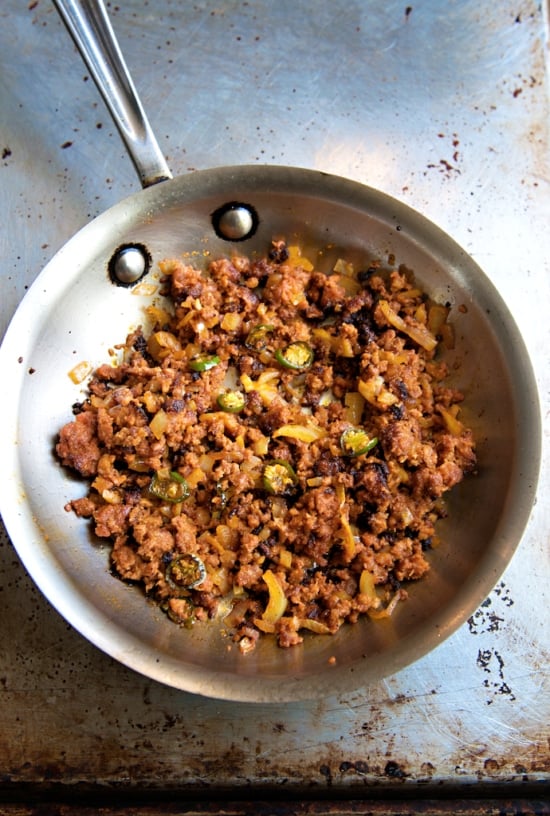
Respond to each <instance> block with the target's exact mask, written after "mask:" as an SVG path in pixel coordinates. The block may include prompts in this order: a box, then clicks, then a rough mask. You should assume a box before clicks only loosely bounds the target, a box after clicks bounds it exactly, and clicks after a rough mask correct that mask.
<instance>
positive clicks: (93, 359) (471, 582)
mask: <svg viewBox="0 0 550 816" xmlns="http://www.w3.org/2000/svg"><path fill="white" fill-rule="evenodd" d="M234 199H236V200H239V201H242V202H244V203H246V204H248V205H250V206H252V207H253V208H254V210H255V212H257V214H258V218H259V223H258V228H257V230H256V232H255V234H254V235H253V236H252V237H251V238H249V239H248V240H246V241H243V242H239V243H238V244H230V243H228V242H226V241H224V240H222V239H221V238H219V237H217V236H216V234H215V232H214V230H213V229H212V223H211V214H212V213H213V212H214V211H216V210H217V209H218V208H219V207H220V206H222V205H224V204H225V203H227V202H229V201H231V200H234ZM274 238H285V239H286V240H287V241H288V242H290V243H292V242H296V243H299V244H300V245H301V246H302V247H303V248H304V250H305V254H308V255H309V257H311V259H312V260H316V261H318V262H319V264H320V265H321V266H323V265H330V263H331V262H332V260H333V259H335V258H336V257H338V256H339V255H342V256H344V257H346V258H348V259H351V260H353V261H355V263H357V264H358V265H364V264H365V263H368V262H369V261H371V260H373V259H379V260H381V261H382V262H383V263H384V264H389V265H391V263H392V262H395V263H396V264H405V265H406V266H407V267H409V268H411V269H413V270H414V272H415V274H416V277H417V279H418V281H419V283H420V284H421V285H422V287H423V288H424V289H425V290H426V291H427V292H428V293H429V294H431V295H432V296H433V297H435V299H437V300H439V301H441V302H449V303H450V304H451V305H452V312H451V316H452V320H453V322H454V326H455V331H456V338H457V341H456V348H455V350H454V351H453V352H449V354H450V355H451V356H450V363H451V365H452V367H453V370H454V379H453V382H454V384H456V385H457V387H459V388H461V389H463V390H464V391H465V394H466V404H467V409H465V410H467V414H466V419H467V421H468V422H469V423H470V424H471V425H472V427H473V429H474V432H475V434H476V438H477V442H478V456H479V463H480V466H479V473H478V474H477V475H476V476H475V477H471V478H468V479H467V480H466V481H465V482H464V483H463V484H462V485H460V486H459V487H458V488H457V489H455V490H454V491H453V492H452V494H451V498H450V500H449V516H448V518H447V519H446V520H445V521H444V522H442V523H441V528H440V529H441V535H442V538H443V541H444V544H443V546H441V547H440V548H438V549H437V550H434V551H433V553H432V557H431V563H432V570H431V572H430V574H429V576H428V577H427V578H426V579H423V580H422V581H421V582H419V583H417V584H415V585H413V586H412V587H411V588H410V593H409V595H410V597H409V600H408V601H407V602H406V603H404V604H401V605H400V606H399V607H398V609H397V611H396V612H395V614H394V616H393V617H392V618H391V619H389V620H388V621H386V622H378V623H373V622H369V621H363V622H360V623H359V624H357V625H355V626H349V627H345V628H344V629H343V630H341V631H340V632H339V633H338V634H337V635H336V636H334V637H310V638H306V641H305V643H304V645H303V646H300V647H296V648H293V649H290V650H283V649H279V648H277V647H276V646H275V645H274V644H273V642H272V641H271V639H270V638H269V637H267V638H265V639H264V641H263V642H262V643H261V644H260V645H259V647H258V648H257V649H256V650H255V651H254V652H253V653H251V654H248V655H242V654H240V652H239V650H238V648H237V647H236V646H235V645H234V644H232V643H231V641H230V640H229V638H227V636H225V635H224V633H223V631H221V629H222V626H221V624H220V623H219V622H216V621H214V622H212V623H211V624H207V625H200V626H195V627H194V628H192V629H190V630H187V629H180V628H178V627H177V626H175V625H174V624H173V623H171V622H170V621H168V620H167V618H166V617H165V616H164V615H163V613H161V612H160V611H159V610H158V609H157V608H156V607H155V606H154V605H152V604H150V603H148V602H147V601H146V600H145V599H144V597H143V595H142V593H141V591H140V590H139V589H137V588H132V587H129V586H126V585H124V584H122V583H121V582H120V581H118V580H117V579H115V578H114V577H113V576H112V575H111V574H110V572H109V549H108V547H107V546H105V545H104V544H100V543H98V541H97V540H95V539H93V537H92V536H91V533H90V528H89V525H88V523H86V522H84V521H79V520H78V519H76V518H75V517H74V516H73V515H72V514H70V513H67V512H65V511H64V509H63V508H64V505H65V503H66V502H67V501H68V500H69V499H71V498H74V497H75V496H78V495H83V494H84V492H85V486H84V485H83V484H82V483H80V482H79V481H78V480H76V479H73V478H71V477H70V475H68V474H67V472H65V471H63V470H62V469H61V468H60V467H59V466H58V464H57V463H56V461H55V459H54V457H53V445H54V443H55V439H56V435H57V433H58V431H59V429H60V428H61V426H62V425H63V424H64V423H65V422H67V421H68V420H69V419H70V418H71V405H72V404H73V403H75V402H76V401H78V400H80V399H82V398H83V396H84V387H85V383H84V384H83V385H80V386H77V385H75V384H74V383H73V382H72V381H71V379H70V377H69V376H68V373H69V371H71V370H72V369H73V368H74V366H75V365H76V364H77V363H80V362H82V361H86V362H88V363H89V364H90V365H92V366H96V365H98V364H100V363H103V362H108V361H109V360H110V359H112V357H113V355H112V353H111V351H112V350H113V349H114V347H115V345H116V344H117V343H119V342H122V341H123V340H124V338H125V336H126V334H127V332H128V330H129V329H131V328H133V327H135V326H137V325H139V324H140V323H141V322H143V307H144V306H145V305H148V304H149V303H150V302H151V298H153V299H154V298H158V296H159V295H158V277H157V276H156V273H155V271H154V270H155V268H156V264H157V263H158V261H159V260H161V259H163V258H166V257H181V256H185V257H187V258H188V259H189V260H190V261H191V262H193V263H196V264H198V265H200V264H204V263H206V262H207V261H208V260H209V259H211V258H214V257H216V256H219V255H222V254H231V253H232V252H242V253H246V254H253V253H260V254H264V253H265V251H266V250H267V248H268V247H269V245H270V242H271V240H272V239H274ZM132 242H137V243H139V244H144V245H145V246H146V247H147V250H148V252H149V253H150V254H151V257H152V260H153V271H152V272H151V273H150V275H149V276H148V277H147V278H146V279H145V283H147V284H151V288H156V291H155V292H154V293H153V294H152V293H151V291H147V290H146V291H145V292H144V288H143V286H141V287H138V288H137V290H136V289H133V288H131V287H129V288H123V287H117V286H115V285H113V284H112V282H111V281H110V280H109V276H108V273H107V267H108V263H109V260H110V258H111V256H112V254H113V252H114V251H115V250H116V249H117V247H119V246H120V245H121V244H125V243H132ZM393 259H395V261H393ZM140 291H141V294H139V292H140ZM0 364H1V366H2V370H3V371H4V373H5V375H6V378H5V381H8V382H10V383H13V387H10V392H9V394H8V395H7V396H6V403H7V407H6V409H5V412H6V413H5V425H4V434H3V439H2V441H1V443H0V444H1V450H2V455H3V461H4V463H5V471H6V472H7V473H8V474H9V476H8V478H7V479H6V484H5V487H4V490H3V495H2V498H1V505H2V507H1V509H2V515H3V518H4V522H5V524H6V527H7V529H8V532H9V534H10V536H11V538H12V540H13V542H14V544H15V546H16V548H17V550H18V552H19V554H20V556H21V558H22V560H23V562H24V564H25V566H26V568H27V569H28V571H29V572H30V574H31V576H32V577H33V578H34V580H35V581H36V583H37V584H38V586H39V587H40V588H41V589H42V591H43V592H44V594H45V595H46V597H47V598H48V599H49V600H50V601H51V603H52V604H53V605H54V606H55V607H56V608H57V609H58V610H59V611H60V612H61V614H62V615H64V617H65V618H66V619H67V620H68V621H69V622H70V623H71V624H72V625H73V626H74V627H75V628H76V629H77V630H79V631H80V632H81V633H82V634H83V635H84V636H86V637H87V638H88V639H89V640H90V641H92V642H93V643H95V644H96V645H97V646H98V647H100V648H101V649H103V650H104V651H106V652H107V653H108V654H110V655H112V656H113V657H115V658H116V659H118V660H120V661H121V662H123V663H125V664H126V665H128V666H130V667H132V668H133V669H135V670H137V671H140V672H142V673H143V674H145V675H147V676H150V677H153V678H155V679H157V680H160V681H162V682H165V683H167V684H169V685H172V686H175V687H177V688H181V689H185V690H188V691H192V692H198V693H202V694H205V695H208V696H213V697H218V698H226V699H235V700H237V699H239V700H248V701H263V700H270V701H277V700H279V701H281V700H289V699H300V698H311V697H316V696H319V695H322V694H326V693H328V692H329V691H330V692H334V691H338V690H344V689H347V688H352V687H357V686H359V685H360V684H363V683H366V682H369V681H373V680H376V679H380V678H381V677H383V676H385V675H388V674H390V673H392V672H394V671H396V670H397V669H399V668H401V667H403V666H405V665H407V664H408V663H410V662H412V661H413V660H415V659H417V658H418V657H420V656H421V655H423V654H425V653H426V652H427V651H429V650H430V649H432V648H433V647H434V646H436V645H437V643H439V642H440V641H441V640H442V639H443V638H444V637H446V636H447V635H449V634H450V633H451V632H453V631H454V630H455V629H456V628H457V627H458V626H459V625H460V624H461V623H462V622H464V620H465V619H466V618H467V617H468V616H469V615H470V614H472V612H473V611H474V610H475V609H476V607H477V606H478V605H479V603H480V602H481V601H482V600H483V599H484V598H485V597H486V595H487V593H488V592H489V591H490V589H491V588H492V587H493V586H494V584H495V582H496V581H497V579H498V577H499V575H500V574H501V572H502V571H503V569H504V567H505V566H506V564H507V562H508V561H509V559H510V558H511V556H512V553H513V551H514V549H515V547H516V545H517V543H518V542H519V539H520V537H521V534H522V531H523V527H524V525H525V523H526V521H527V517H528V514H529V511H530V507H531V504H532V501H533V495H534V488H535V482H536V477H537V472H538V449H539V437H540V423H539V416H538V408H537V397H536V388H535V385H534V378H533V374H532V371H531V367H530V363H529V360H528V358H527V355H526V352H525V348H524V345H523V342H522V339H521V337H520V336H519V334H518V331H517V328H516V326H515V324H514V323H513V320H512V319H511V317H510V315H509V313H508V310H507V309H506V307H505V305H504V304H503V302H502V301H501V299H500V297H499V295H498V293H497V292H496V290H495V289H494V287H493V286H492V284H491V283H490V282H489V281H488V280H487V278H486V277H485V275H484V274H483V273H482V272H481V270H480V269H479V268H478V267H477V266H476V265H475V264H474V262H473V261H472V260H471V259H470V258H469V257H468V256H467V255H466V254H465V253H464V252H463V251H462V250H461V249H460V248H459V247H458V246H457V245H456V244H454V242H452V241H451V240H450V239H449V238H448V237H447V236H445V235H444V234H443V233H441V231H439V230H438V229H437V228H436V227H434V226H433V225H432V224H430V223H429V222H427V221H426V220H425V219H423V218H422V217H421V216H419V215H418V214H417V213H415V212H413V211H411V210H409V209H408V208H406V207H405V206H403V205H402V204H399V203H398V202H396V201H394V200H392V199H390V198H388V197H387V196H384V195H383V194H381V193H379V192H376V191H373V190H370V189H369V188H365V187H363V186H359V185H356V184H354V183H352V182H347V181H343V180H342V179H337V178H333V177H330V176H326V175H324V174H319V173H315V172H312V171H301V170H297V169H292V168H268V167H266V168H257V167H253V168H246V167H242V168H225V169H223V168H219V169H217V170H212V171H206V172H204V173H197V174H195V175H192V176H188V177H186V178H183V179H178V180H175V181H170V182H164V183H163V184H161V185H158V186H157V187H155V188H151V189H149V190H146V191H142V192H140V193H138V194H137V195H136V196H134V197H132V198H131V199H128V200H126V201H123V202H121V203H120V204H118V205H116V206H115V207H114V208H112V209H111V210H109V211H108V212H107V213H105V214H103V215H102V216H100V217H99V218H98V219H96V220H95V221H93V222H92V223H91V224H89V225H88V226H87V227H85V228H84V229H83V230H82V231H81V232H80V233H78V234H77V235H76V236H75V237H74V238H73V239H72V240H71V241H70V242H69V243H68V244H67V245H66V246H65V247H64V248H63V250H62V251H61V252H59V253H58V254H57V255H56V256H55V258H54V259H53V260H52V261H51V262H50V264H49V265H48V266H47V267H46V268H45V270H44V271H43V272H42V274H41V275H40V276H39V278H38V279H37V281H36V283H35V284H34V285H33V287H32V289H31V290H30V292H29V294H28V295H27V296H26V298H25V300H24V301H23V303H22V304H21V307H20V309H19V310H18V312H17V314H16V317H15V318H14V320H13V322H12V325H11V326H10V329H9V330H8V333H7V335H6V338H5V341H4V344H3V346H2V349H1V351H0ZM282 681H284V682H282Z"/></svg>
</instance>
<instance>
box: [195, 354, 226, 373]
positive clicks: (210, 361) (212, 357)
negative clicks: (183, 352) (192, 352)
mask: <svg viewBox="0 0 550 816" xmlns="http://www.w3.org/2000/svg"><path fill="white" fill-rule="evenodd" d="M219 362H220V358H219V357H218V355H217V354H200V355H198V356H197V357H193V359H192V360H189V368H191V369H192V370H193V371H209V370H210V369H211V368H214V367H215V366H217V365H218V363H219Z"/></svg>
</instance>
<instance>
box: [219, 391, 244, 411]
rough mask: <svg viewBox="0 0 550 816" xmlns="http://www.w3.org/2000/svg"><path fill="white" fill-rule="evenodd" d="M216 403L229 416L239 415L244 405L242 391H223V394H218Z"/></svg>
mask: <svg viewBox="0 0 550 816" xmlns="http://www.w3.org/2000/svg"><path fill="white" fill-rule="evenodd" d="M216 402H217V403H218V406H219V407H220V408H221V409H222V411H227V412H228V413H229V414H238V413H240V411H242V410H243V408H244V406H245V405H246V399H245V396H244V394H243V393H242V391H225V392H224V393H223V394H218V397H217V399H216Z"/></svg>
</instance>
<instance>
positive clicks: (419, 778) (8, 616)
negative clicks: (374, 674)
mask: <svg viewBox="0 0 550 816" xmlns="http://www.w3.org/2000/svg"><path fill="white" fill-rule="evenodd" d="M110 11H111V14H112V18H113V22H114V25H115V28H116V30H117V33H118V35H119V37H120V39H121V44H122V48H123V51H124V53H125V55H126V57H127V61H128V63H129V66H130V69H131V71H132V73H133V75H134V78H135V81H136V84H137V86H138V88H139V89H140V92H141V94H142V96H143V99H144V103H145V107H146V109H147V111H148V113H149V116H150V118H151V121H152V124H153V127H154V129H155V132H156V133H157V135H158V136H159V138H160V142H161V146H162V148H163V150H164V151H165V153H166V156H167V159H168V163H169V165H170V167H171V168H172V170H173V172H174V174H175V175H180V174H183V173H185V172H192V171H193V169H202V168H206V167H210V166H215V165H220V164H237V163H256V162H258V163H282V164H291V165H299V166H303V167H312V168H317V169H321V170H326V171H328V172H331V173H336V174H341V175H344V176H347V177H349V178H353V179H356V180H358V181H361V182H364V183H367V184H369V185H371V186H374V187H377V188H379V189H381V190H383V191H385V192H387V193H389V194H391V195H393V196H395V197H396V198H399V199H401V200H403V201H405V202H406V203H407V204H409V205H411V206H412V207H414V208H416V209H418V210H419V211H420V212H422V213H423V214H424V215H426V216H427V217H428V218H430V219H431V220H433V221H434V222H435V223H437V224H438V225H439V226H441V227H442V228H443V229H444V230H446V231H447V232H448V233H450V234H451V235H452V236H453V238H455V240H457V241H458V242H459V243H460V244H462V246H463V247H464V248H465V249H466V250H467V251H468V252H469V253H470V254H471V255H472V256H473V257H474V259H475V260H476V261H477V262H478V263H479V264H480V266H482V267H483V269H484V270H485V271H486V272H487V274H488V275H489V276H490V278H491V279H492V280H493V282H494V283H495V284H496V285H497V286H498V288H499V290H500V291H501V293H502V295H503V297H504V298H505V300H506V301H507V303H508V304H509V306H510V307H511V309H512V311H513V314H514V317H515V319H516V321H517V323H518V325H519V326H520V329H521V330H522V332H523V335H524V338H525V341H526V343H527V345H528V348H529V350H530V353H531V356H532V360H533V363H534V366H535V370H536V374H537V378H538V382H539V385H540V394H541V401H542V405H543V416H546V418H547V417H548V412H549V407H550V401H549V397H550V375H549V367H548V362H547V349H548V347H549V344H550V328H549V321H548V317H547V312H548V305H549V304H550V265H549V260H548V259H549V258H550V240H549V230H548V217H549V213H550V184H549V182H550V166H549V156H550V152H549V147H550V139H549V131H548V122H549V113H550V110H549V108H550V105H549V81H548V72H547V64H546V61H547V55H548V51H547V43H548V9H547V7H546V5H543V6H540V5H539V4H538V3H536V2H531V0H518V2H511V0H502V2H500V3H498V4H495V3H493V2H491V1H490V0H456V2H449V3H445V4H442V3H438V2H435V0H423V1H420V2H413V3H411V4H410V5H407V4H406V3H397V2H393V0H392V1H391V2H386V3H378V2H376V0H355V2H349V0H348V2H346V3H344V2H340V0H331V2H330V3H329V2H327V3H324V2H321V1H320V0H319V1H318V2H313V1H312V2H305V1H304V0H294V1H293V2H290V0H279V2H278V3H265V2H261V0H248V2H233V0H222V2H219V3H215V2H210V0H198V1H197V2H194V3H193V4H187V3H186V4H183V3H178V2H170V0H155V2H154V3H152V2H151V0H149V2H148V0H127V1H125V2H121V3H119V4H117V5H115V4H112V5H111V6H110ZM0 20H1V26H0V41H1V48H0V64H1V71H0V110H1V111H2V118H1V122H0V141H1V143H0V150H1V153H2V159H1V164H0V173H1V175H0V178H1V179H2V183H1V184H0V202H1V205H2V206H1V212H2V216H3V220H2V229H1V230H0V248H1V257H2V300H1V305H0V310H1V311H0V332H1V333H2V334H3V332H4V330H5V328H6V326H7V324H8V322H9V320H10V318H11V316H12V314H13V313H14V311H15V309H16V308H17V305H18V303H19V301H20V300H21V298H22V297H23V295H24V293H25V291H26V289H27V288H28V286H29V285H30V284H31V283H32V281H33V280H34V279H35V277H36V276H37V275H38V273H39V272H40V270H41V268H42V266H43V265H44V264H45V263H46V261H47V260H48V259H49V258H50V257H51V256H52V255H53V254H54V253H55V251H56V250H57V249H58V248H59V247H60V246H62V245H63V243H64V242H65V241H66V240H67V239H68V238H69V237H70V236H71V235H72V234H73V233H74V232H76V231H77V229H78V228H79V227H81V226H82V225H83V224H85V223H86V222H88V221H89V220H90V219H91V218H92V217H94V216H95V215H97V214H99V213H100V212H102V211H103V210H105V209H106V208H107V207H108V206H110V205H111V204H114V203H115V202H117V201H118V200H120V199H122V198H123V197H125V196H126V195H128V194H130V193H131V192H133V191H135V190H137V189H138V187H139V183H138V181H137V178H136V177H135V174H134V170H133V167H132V166H131V163H130V161H129V160H128V158H127V157H126V155H125V152H124V149H123V148H122V145H121V143H120V141H119V137H118V134H117V132H116V131H115V129H114V126H113V125H112V124H111V122H110V120H109V118H108V115H107V114H106V112H105V110H104V107H103V103H102V102H101V100H100V99H99V97H98V94H97V91H96V90H95V87H94V86H93V83H92V82H91V81H90V80H89V78H88V77H87V75H86V71H85V69H84V68H83V66H82V63H81V62H80V60H79V57H78V56H77V54H76V53H75V51H74V48H73V46H72V43H71V42H70V40H69V38H68V36H67V34H66V31H65V29H64V28H63V26H62V24H61V23H60V21H59V19H58V17H57V14H56V12H55V11H54V9H53V6H52V5H50V3H49V2H47V0H30V2H27V3H19V2H16V0H4V2H3V4H2V9H1V10H0ZM5 387H8V385H7V384H6V386H5ZM37 410H39V406H37ZM545 433H546V436H545V450H544V457H543V470H542V478H541V482H540V489H539V496H538V500H537V503H536V505H535V507H534V509H533V513H532V517H531V520H530V523H529V525H528V528H527V530H526V533H525V535H524V538H523V540H522V542H521V544H520V546H519V548H518V551H517V553H516V555H515V557H514V559H513V561H512V563H511V564H510V566H509V568H508V569H507V571H506V572H505V574H504V575H503V578H502V580H501V581H500V582H499V583H498V585H497V586H496V587H495V589H494V590H493V591H492V592H491V594H490V595H489V597H488V598H487V599H486V601H485V602H484V603H483V604H482V605H481V606H480V608H479V609H478V610H477V612H476V613H475V614H474V615H473V616H472V617H471V618H470V620H469V621H468V623H467V624H466V625H465V626H463V627H462V628H461V629H459V630H458V632H457V633H456V634H455V635H454V636H452V637H451V638H450V639H449V640H448V641H446V642H445V643H443V644H442V645H441V646H439V647H438V648H437V649H436V650H435V651H434V652H433V653H432V654H430V655H429V656H427V657H425V658H423V659H422V660H420V661H419V662H418V663H416V664H415V665H413V666H411V667H410V668H408V669H406V670H404V671H402V672H399V673H398V674H396V675H394V676H392V677H390V678H389V679H387V680H386V681H384V682H381V683H378V684H374V685H372V686H369V687H366V688H363V689H360V690H359V691H357V692H354V693H352V694H347V695H345V696H343V697H338V696H336V695H335V696H333V697H328V698H327V699H325V700H322V701H319V702H317V703H300V704H286V705H284V706H282V705H275V706H273V705H271V706H270V705H260V706H248V705H244V704H231V703H221V702H216V701H212V700H207V699H205V698H202V697H200V696H192V695H188V694H185V693H182V692H178V691H175V690H173V689H168V688H166V687H164V686H162V685H159V684H157V683H155V682H153V681H148V680H145V679H144V678H142V677H141V676H138V675H137V674H135V673H133V672H132V671H130V670H128V669H125V668H124V667H122V666H120V665H119V664H117V663H115V662H114V661H112V660H111V659H110V658H108V657H106V656H105V655H104V654H102V653H101V652H99V651H97V650H96V649H95V648H94V647H92V646H91V645H89V644H88V643H87V642H86V641H84V640H83V639H82V638H81V637H80V636H79V635H78V634H77V633H75V632H74V631H73V630H71V629H70V627H68V626H67V624H66V623H65V622H64V621H63V620H62V619H61V618H60V617H59V616H58V615H57V613H55V612H54V611H53V610H52V608H51V607H50V606H49V605H48V604H47V603H46V602H45V601H44V599H43V598H42V597H41V596H40V594H39V593H38V591H37V590H36V589H35V588H34V586H33V585H32V583H31V582H30V580H29V579H28V577H27V576H26V573H25V571H24V570H23V568H22V566H21V565H20V563H19V561H18V559H17V556H16V554H15V552H14V550H13V549H12V547H11V545H10V543H9V541H8V539H7V536H6V535H5V533H4V532H3V531H1V532H0V642H1V643H2V648H1V649H0V684H1V685H0V717H1V722H2V728H1V729H0V798H1V795H3V796H4V797H8V796H13V797H15V795H16V793H17V795H20V794H21V791H25V790H26V791H30V790H34V791H38V792H40V791H46V790H51V789H52V787H53V788H55V789H56V790H60V791H61V794H60V795H61V796H63V795H65V794H64V793H63V791H65V792H67V791H69V790H71V791H72V792H73V794H74V792H75V791H78V790H79V789H81V790H84V789H88V790H89V789H91V788H93V789H101V790H103V791H105V790H106V791H111V792H112V791H114V790H117V791H121V790H122V791H134V792H135V791H149V792H151V791H153V792H160V791H163V792H170V791H179V792H182V791H183V792H185V793H187V794H189V795H190V796H192V795H193V794H195V793H197V792H202V793H203V794H204V792H205V791H206V792H207V793H208V792H211V794H212V796H214V795H215V794H217V793H219V792H221V791H230V792H231V795H233V796H235V797H239V796H240V797H241V798H242V797H243V796H245V797H246V792H247V791H254V792H256V794H257V793H258V791H259V792H261V791H268V790H275V791H278V792H283V791H287V792H288V791H290V792H291V793H296V794H298V793H300V792H304V791H307V792H308V795H309V796H312V797H315V796H319V797H322V796H326V795H329V794H330V795H341V794H345V795H346V796H357V797H367V796H378V795H381V794H386V793H387V794H392V795H396V793H399V795H401V796H403V797H408V796H410V795H413V796H414V795H422V796H425V795H426V792H427V791H428V792H429V794H430V795H433V796H440V795H442V793H445V792H447V793H448V794H449V795H450V794H451V793H452V792H453V791H456V790H457V788H458V789H459V790H462V791H464V790H475V789H477V788H478V787H480V786H482V787H483V789H484V790H489V791H499V792H502V791H503V790H504V791H506V790H510V791H514V793H517V791H520V792H521V791H525V792H526V795H527V793H528V792H529V791H533V790H537V791H538V790H539V787H540V786H541V785H545V784H546V783H547V782H548V780H549V777H550V773H549V772H550V748H549V741H550V728H549V722H550V716H549V715H550V683H549V676H548V666H549V653H550V626H549V616H548V607H549V601H550V597H549V596H550V590H549V585H550V581H549V574H550V563H549V556H548V553H549V537H550V536H549V531H550V499H549V490H548V488H549V482H550V472H549V467H548V442H549V430H548V423H547V425H546V432H545ZM419 792H421V793H419ZM21 795H22V794H21ZM37 795H38V794H37Z"/></svg>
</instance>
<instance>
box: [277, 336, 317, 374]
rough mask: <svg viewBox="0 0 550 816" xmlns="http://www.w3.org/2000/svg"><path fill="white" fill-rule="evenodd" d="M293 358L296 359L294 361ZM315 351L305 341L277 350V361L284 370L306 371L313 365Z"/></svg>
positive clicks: (297, 341)
mask: <svg viewBox="0 0 550 816" xmlns="http://www.w3.org/2000/svg"><path fill="white" fill-rule="evenodd" d="M293 356H294V357H295V359H293ZM313 356H314V355H313V349H312V348H311V346H309V345H308V344H307V343H305V342H304V341H303V340H296V341H295V342H294V343H289V345H288V346H286V347H285V348H284V349H277V351H276V352H275V359H276V360H277V362H278V363H280V364H281V365H282V366H283V367H284V368H291V369H293V370H294V371H305V370H306V368H309V367H310V366H311V364H312V363H313Z"/></svg>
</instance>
